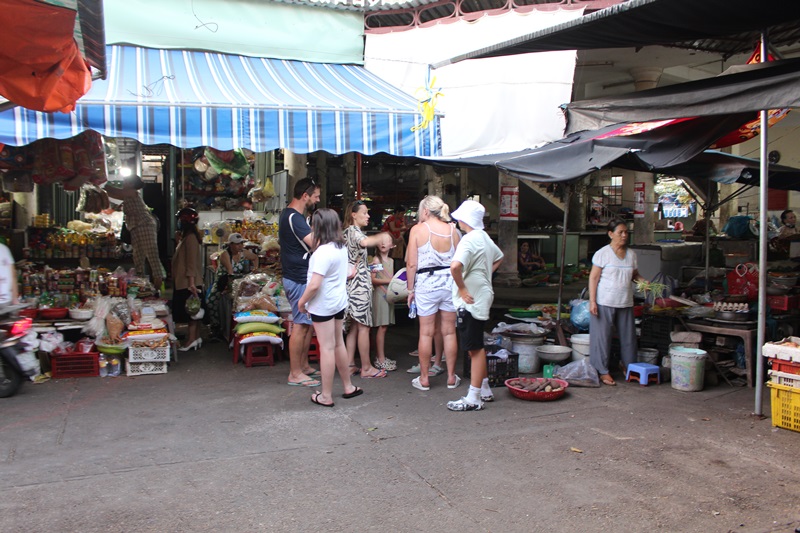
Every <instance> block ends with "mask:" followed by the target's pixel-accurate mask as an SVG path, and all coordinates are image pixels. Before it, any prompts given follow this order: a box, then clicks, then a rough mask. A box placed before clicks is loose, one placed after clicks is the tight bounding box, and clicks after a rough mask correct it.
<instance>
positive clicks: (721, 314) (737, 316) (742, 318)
mask: <svg viewBox="0 0 800 533" xmlns="http://www.w3.org/2000/svg"><path fill="white" fill-rule="evenodd" d="M716 318H717V320H729V321H731V322H747V320H749V319H750V313H739V312H736V311H717V314H716Z"/></svg>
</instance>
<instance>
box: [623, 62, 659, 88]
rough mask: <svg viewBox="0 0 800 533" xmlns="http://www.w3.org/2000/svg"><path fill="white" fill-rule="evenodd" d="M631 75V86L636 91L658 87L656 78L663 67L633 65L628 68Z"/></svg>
mask: <svg viewBox="0 0 800 533" xmlns="http://www.w3.org/2000/svg"><path fill="white" fill-rule="evenodd" d="M628 72H629V73H630V75H631V76H632V77H633V87H634V89H635V90H637V91H644V90H645V89H655V88H656V87H658V80H660V79H661V73H662V72H663V69H660V68H656V67H634V68H632V69H630V70H628Z"/></svg>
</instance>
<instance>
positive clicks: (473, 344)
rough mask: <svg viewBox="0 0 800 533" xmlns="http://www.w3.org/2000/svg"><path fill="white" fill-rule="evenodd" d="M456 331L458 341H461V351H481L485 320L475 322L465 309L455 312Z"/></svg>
mask: <svg viewBox="0 0 800 533" xmlns="http://www.w3.org/2000/svg"><path fill="white" fill-rule="evenodd" d="M456 317H457V318H456V329H457V330H458V339H459V341H461V349H462V350H465V351H468V352H469V351H473V350H481V349H483V346H484V344H483V328H484V326H485V325H486V321H485V320H477V319H476V318H474V317H473V316H472V314H471V313H470V312H469V311H467V310H466V309H463V308H462V309H459V310H458V311H456Z"/></svg>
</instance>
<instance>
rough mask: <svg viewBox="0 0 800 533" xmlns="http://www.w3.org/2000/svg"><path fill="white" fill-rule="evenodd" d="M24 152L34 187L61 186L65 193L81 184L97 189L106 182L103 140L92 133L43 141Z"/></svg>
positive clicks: (87, 132) (86, 132)
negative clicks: (54, 184)
mask: <svg viewBox="0 0 800 533" xmlns="http://www.w3.org/2000/svg"><path fill="white" fill-rule="evenodd" d="M114 146H115V145H114ZM24 150H25V151H26V155H25V159H26V160H29V161H32V163H31V165H30V167H29V168H30V170H31V177H32V178H33V181H34V182H35V183H39V184H43V185H50V184H53V183H62V184H63V186H64V188H65V189H67V190H72V191H76V190H78V189H79V188H80V187H81V186H82V185H83V184H84V183H87V182H91V183H93V184H95V185H100V184H102V183H105V182H106V181H107V180H108V173H107V170H106V169H107V167H106V154H105V148H104V147H103V137H102V136H101V135H100V134H99V133H97V132H95V131H92V130H87V131H85V132H83V133H81V134H79V135H76V136H75V137H72V138H71V139H63V140H57V139H42V140H40V141H36V142H35V143H32V144H30V145H29V146H26V147H24Z"/></svg>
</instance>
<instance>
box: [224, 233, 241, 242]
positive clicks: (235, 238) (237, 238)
mask: <svg viewBox="0 0 800 533" xmlns="http://www.w3.org/2000/svg"><path fill="white" fill-rule="evenodd" d="M228 242H229V243H232V244H241V243H243V242H244V237H242V234H241V233H231V234H230V235H228Z"/></svg>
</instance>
